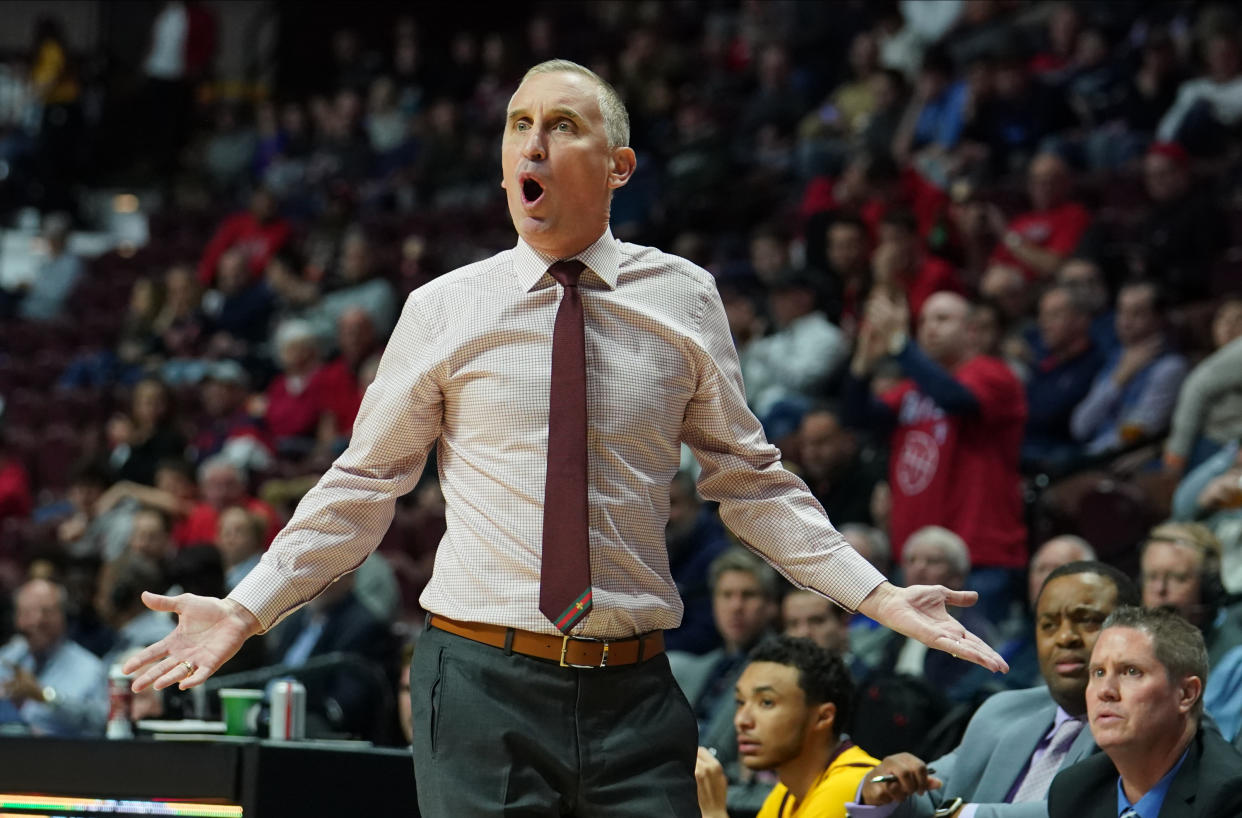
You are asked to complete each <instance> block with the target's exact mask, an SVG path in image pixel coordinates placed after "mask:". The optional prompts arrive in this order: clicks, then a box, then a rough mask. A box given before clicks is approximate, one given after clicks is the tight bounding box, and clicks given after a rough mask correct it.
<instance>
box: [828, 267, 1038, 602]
mask: <svg viewBox="0 0 1242 818" xmlns="http://www.w3.org/2000/svg"><path fill="white" fill-rule="evenodd" d="M969 309H970V304H969V302H967V301H966V299H964V298H962V297H961V296H960V295H957V294H956V293H949V292H940V293H936V294H934V295H932V296H931V297H929V298H928V299H927V301H926V303H925V304H924V306H923V311H922V313H921V314H920V315H919V324H918V342H917V343H914V342H912V341H910V340H908V338H907V336H906V326H907V323H908V320H909V319H908V316H907V313H906V310H905V308H904V306H903V305H901V303H900V302H895V301H892V300H890V299H889V298H887V297H885V296H883V295H882V294H877V295H875V296H874V297H873V298H872V299H870V300H869V302H868V305H867V316H866V323H865V324H864V328H863V331H862V333H860V335H859V341H858V347H857V350H856V352H855V355H854V359H853V361H852V362H851V365H850V376H851V377H850V379H849V382H848V383H847V398H848V400H849V404H850V413H849V414H850V416H851V419H862V418H866V419H868V420H871V421H873V422H874V421H875V420H877V419H883V420H884V421H887V423H888V424H889V426H890V428H891V429H892V438H891V447H890V448H891V456H890V461H889V487H890V490H891V492H892V512H891V520H890V532H889V535H890V538H891V540H892V542H893V544H894V546H895V548H896V549H897V550H898V553H894V555H893V557H894V559H896V560H900V558H901V554H900V553H899V549H900V547H901V544H902V543H904V542H905V541H906V539H907V538H908V537H909V536H910V535H911V534H912V533H913V532H914V531H916V530H918V529H919V528H922V527H923V526H926V525H940V526H944V527H945V528H948V529H950V530H951V531H953V532H955V533H956V534H958V535H959V536H960V537H962V538H963V539H964V540H966V542H967V543H968V545H969V547H970V554H971V562H972V564H973V565H974V566H975V570H974V571H972V573H971V583H970V584H971V585H972V587H974V588H975V589H976V590H979V591H980V600H979V605H980V607H981V608H982V609H983V611H984V613H985V614H986V615H988V616H989V618H992V619H993V620H994V621H995V620H996V619H999V618H1003V617H1004V615H1005V613H1006V610H1007V608H1008V605H1009V600H1010V593H1009V585H1010V583H1012V582H1013V581H1015V580H1016V579H1018V577H1017V575H1018V574H1020V572H1021V570H1022V568H1023V567H1024V566H1025V564H1026V528H1025V525H1024V524H1023V515H1022V496H1021V490H1020V483H1019V475H1018V453H1019V448H1020V446H1021V443H1022V432H1023V425H1024V423H1025V420H1026V399H1025V395H1024V393H1023V390H1022V384H1021V383H1020V382H1019V381H1018V379H1017V378H1016V377H1015V376H1014V374H1013V372H1012V370H1010V368H1009V367H1008V366H1007V365H1006V364H1005V362H1004V361H1001V360H1000V359H998V358H992V357H989V356H986V355H973V356H972V354H971V352H970V351H969V349H970V348H969V345H968V336H967V315H968V312H969ZM886 357H891V358H892V359H893V360H894V361H895V362H896V363H897V364H898V365H899V366H900V367H901V370H902V373H903V375H904V376H905V377H904V378H903V379H902V380H900V381H899V382H898V383H897V384H896V385H895V386H893V387H891V388H890V389H888V390H887V391H885V392H884V393H883V394H882V395H880V396H879V397H878V398H875V397H872V396H871V395H870V391H869V381H870V377H871V374H872V373H873V371H874V370H875V367H876V365H877V364H879V362H880V361H881V360H882V359H884V358H886ZM979 569H983V570H982V572H981V571H980V570H979Z"/></svg>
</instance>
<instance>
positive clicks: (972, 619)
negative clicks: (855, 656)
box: [859, 525, 1000, 702]
mask: <svg viewBox="0 0 1242 818" xmlns="http://www.w3.org/2000/svg"><path fill="white" fill-rule="evenodd" d="M901 567H902V572H903V574H904V576H905V580H906V582H908V583H910V584H911V585H914V584H920V583H937V584H941V585H944V586H945V587H946V588H953V589H955V590H962V589H964V588H965V587H966V581H967V578H968V577H969V576H970V570H971V564H970V549H969V547H968V546H967V544H966V541H965V540H963V539H962V538H961V537H959V536H958V535H957V534H955V533H954V532H952V531H950V530H949V529H947V528H942V527H940V526H936V525H928V526H923V527H922V528H920V529H918V530H917V531H915V532H914V533H913V534H911V535H910V537H909V538H908V539H907V540H906V542H905V545H904V547H903V548H902V551H901ZM953 615H954V616H955V617H957V618H958V620H959V621H960V622H961V623H962V625H963V626H965V627H966V628H968V629H970V631H971V632H972V633H977V634H979V636H980V638H982V639H983V640H984V641H986V642H988V643H989V644H997V643H999V641H1000V640H999V638H998V637H997V636H996V629H995V628H994V627H993V626H992V624H991V623H990V622H989V621H988V619H987V617H985V616H984V615H983V614H982V613H981V612H980V611H979V610H978V609H976V608H957V609H955V610H954V611H953ZM859 658H860V659H861V660H862V662H863V663H864V664H866V665H867V666H868V669H869V670H870V671H871V673H870V675H869V678H871V679H876V678H882V677H888V676H891V675H892V674H894V673H905V674H910V675H912V676H917V677H919V678H922V679H925V680H927V682H929V683H930V684H931V685H932V686H934V687H935V688H936V689H938V690H941V691H943V692H944V693H945V695H946V696H948V697H949V699H951V700H953V701H957V702H968V701H971V700H972V699H973V698H974V697H975V695H976V694H977V693H978V692H979V691H980V690H981V689H983V688H984V687H986V686H987V685H988V684H989V683H990V682H992V674H990V673H988V672H987V671H986V670H984V669H982V668H980V670H979V672H978V673H975V672H974V671H972V670H971V667H970V666H969V665H966V664H964V663H962V662H959V661H957V660H955V659H954V658H953V657H952V656H950V655H949V654H947V653H946V654H944V659H943V660H942V659H941V658H940V657H938V656H936V655H935V652H934V651H928V650H927V649H926V648H924V647H923V646H922V645H921V644H920V643H918V642H916V641H914V640H911V639H909V638H908V637H905V636H902V635H901V634H899V633H894V632H889V633H888V634H887V635H886V637H885V638H884V639H883V640H882V641H879V642H878V643H876V644H874V645H872V646H871V647H870V649H869V651H867V652H864V653H863V655H860V657H859Z"/></svg>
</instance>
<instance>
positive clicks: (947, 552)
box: [903, 525, 970, 578]
mask: <svg viewBox="0 0 1242 818" xmlns="http://www.w3.org/2000/svg"><path fill="white" fill-rule="evenodd" d="M915 543H929V544H931V545H935V546H938V547H939V548H940V553H941V554H943V555H944V558H945V559H946V560H948V563H949V566H950V567H951V568H952V569H953V571H954V572H955V573H957V574H958V575H960V576H962V577H963V578H964V577H965V576H966V575H967V574H969V573H970V549H969V548H967V547H966V541H965V540H963V539H962V538H961V537H959V536H958V535H957V534H954V533H953V532H952V531H950V530H949V529H947V528H944V527H943V526H938V525H925V526H923V527H922V528H920V529H919V530H918V531H915V532H914V533H913V534H911V535H910V537H909V538H908V539H907V540H906V544H905V547H904V548H909V547H910V546H911V545H914V544H915ZM903 550H904V549H903Z"/></svg>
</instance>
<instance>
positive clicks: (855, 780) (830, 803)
mask: <svg viewBox="0 0 1242 818" xmlns="http://www.w3.org/2000/svg"><path fill="white" fill-rule="evenodd" d="M879 763H880V760H879V759H878V758H872V757H871V756H870V755H869V754H868V753H867V752H866V751H865V750H863V749H862V748H861V747H854V746H851V747H849V748H848V749H846V750H845V752H842V753H838V754H837V757H836V758H834V759H833V760H832V763H831V764H829V765H828V769H827V770H824V774H823V775H821V776H820V777H819V779H818V780H816V782H815V785H814V786H813V787H811V789H810V791H809V792H808V793H807V794H806V797H805V798H803V799H802V801H801V802H799V803H795V802H794V798H793V796H791V795H790V794H789V790H787V789H785V785H784V784H777V785H776V786H775V787H774V788H773V789H772V792H770V793H768V797H767V798H766V799H764V801H763V806H762V807H761V808H760V810H759V814H758V815H757V816H756V818H795V816H796V818H845V805H846V804H847V803H849V802H851V801H853V800H854V796H855V795H856V794H857V793H858V784H859V782H861V781H862V779H863V776H865V775H866V774H867V772H868V771H869V770H870V769H871V768H872V767H874V766H875V765H877V764H879Z"/></svg>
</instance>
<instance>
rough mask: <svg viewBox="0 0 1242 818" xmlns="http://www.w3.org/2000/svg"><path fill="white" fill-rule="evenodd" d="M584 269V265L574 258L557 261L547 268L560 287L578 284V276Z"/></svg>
mask: <svg viewBox="0 0 1242 818" xmlns="http://www.w3.org/2000/svg"><path fill="white" fill-rule="evenodd" d="M585 269H586V265H585V264H583V263H582V262H581V261H578V259H576V258H571V259H568V260H566V261H558V262H556V264H553V265H552V266H551V267H549V268H548V275H550V276H552V277H553V278H555V279H556V280H557V282H558V283H559V284H560V285H561V286H562V287H576V286H578V276H580V275H582V271H583V270H585Z"/></svg>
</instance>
